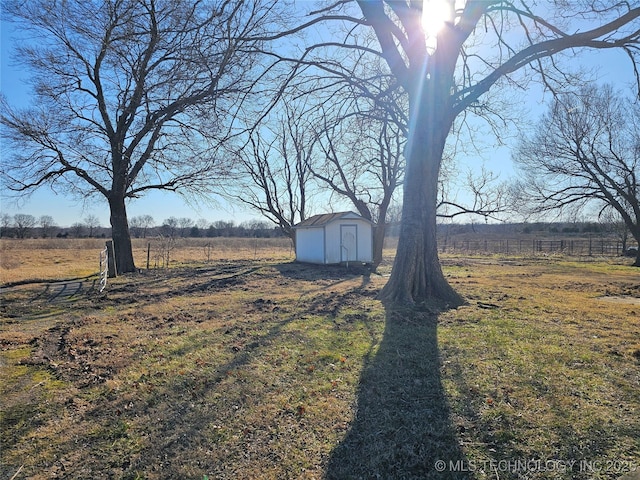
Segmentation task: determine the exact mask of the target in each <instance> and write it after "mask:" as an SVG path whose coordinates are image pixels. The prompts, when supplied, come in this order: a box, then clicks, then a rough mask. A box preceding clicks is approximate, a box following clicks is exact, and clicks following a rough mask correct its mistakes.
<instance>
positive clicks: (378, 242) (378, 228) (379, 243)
mask: <svg viewBox="0 0 640 480" xmlns="http://www.w3.org/2000/svg"><path fill="white" fill-rule="evenodd" d="M385 233H386V223H385V222H384V221H382V222H379V223H378V224H377V225H374V226H373V263H372V264H371V270H372V271H374V272H375V271H376V270H377V269H378V266H379V265H380V264H381V263H382V250H383V248H384V236H385Z"/></svg>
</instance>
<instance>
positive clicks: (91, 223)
mask: <svg viewBox="0 0 640 480" xmlns="http://www.w3.org/2000/svg"><path fill="white" fill-rule="evenodd" d="M84 224H85V225H86V227H87V228H88V229H89V237H93V234H94V231H95V229H96V228H99V227H100V219H99V218H98V217H96V216H95V215H87V216H86V217H85V218H84Z"/></svg>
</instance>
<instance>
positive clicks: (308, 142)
mask: <svg viewBox="0 0 640 480" xmlns="http://www.w3.org/2000/svg"><path fill="white" fill-rule="evenodd" d="M302 111H303V110H302V106H296V105H294V104H293V103H288V104H285V105H284V106H283V108H282V110H281V111H280V112H278V113H277V114H276V113H274V114H273V118H274V120H273V121H272V122H269V117H267V119H266V120H265V121H263V122H262V123H261V124H259V125H256V126H254V127H253V128H252V129H251V131H250V133H249V137H248V140H247V142H246V143H245V145H244V146H243V147H242V148H241V149H239V150H238V152H236V155H237V158H238V161H237V168H238V171H237V175H236V177H237V179H238V181H237V183H236V185H235V187H234V189H233V190H232V191H231V192H230V193H231V195H232V196H233V197H234V198H235V199H237V200H239V201H240V202H242V203H244V204H246V205H248V206H249V207H251V208H252V209H254V210H256V211H258V212H260V213H261V214H262V215H263V216H264V217H265V218H267V219H268V220H269V221H271V222H273V223H274V224H276V225H277V226H278V227H279V228H280V230H281V231H282V232H283V233H284V234H285V235H287V236H288V237H289V238H290V239H291V241H292V242H295V231H294V229H293V226H294V225H295V224H296V223H298V222H301V221H303V220H304V219H305V218H306V216H307V213H308V208H309V200H310V197H311V195H312V194H311V190H312V189H311V186H310V180H311V178H312V176H311V170H310V168H309V164H310V160H309V159H310V157H311V155H312V153H313V148H314V144H315V138H314V132H313V130H312V129H311V128H309V126H308V124H307V123H306V121H305V120H304V118H303V116H304V115H303V113H302Z"/></svg>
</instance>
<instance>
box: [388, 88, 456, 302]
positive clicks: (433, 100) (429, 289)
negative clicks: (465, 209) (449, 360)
mask: <svg viewBox="0 0 640 480" xmlns="http://www.w3.org/2000/svg"><path fill="white" fill-rule="evenodd" d="M422 78H423V80H422V81H420V82H419V84H418V85H416V86H415V89H413V95H412V94H411V93H410V96H409V109H410V118H411V122H412V123H413V128H412V129H411V133H410V138H409V139H408V144H407V148H406V150H405V155H406V160H407V165H406V174H405V182H404V196H403V205H402V223H401V228H400V238H399V240H398V249H397V252H396V258H395V261H394V265H393V269H392V271H391V277H390V278H389V281H388V282H387V284H386V285H385V287H384V288H383V290H382V292H381V298H382V299H383V300H384V301H386V302H391V303H400V304H402V303H404V304H406V303H409V304H415V303H423V302H437V303H438V304H440V305H441V306H445V307H451V308H453V307H458V306H460V305H462V304H463V303H464V299H463V298H462V297H461V296H460V295H459V294H458V293H457V292H456V291H455V290H454V289H453V288H452V287H451V286H450V285H449V283H448V282H447V280H446V279H445V277H444V274H443V272H442V267H441V265H440V259H439V257H438V243H437V237H436V218H437V217H436V210H437V206H438V178H439V175H440V165H441V163H442V155H443V152H444V146H445V142H446V139H447V136H448V134H449V130H450V129H451V125H452V124H453V117H451V116H448V115H447V114H446V112H447V111H450V108H449V105H448V104H447V100H444V101H443V99H447V98H448V97H447V95H443V94H441V92H440V91H439V90H441V89H448V88H450V87H449V83H447V79H446V78H445V77H444V76H443V77H441V78H440V79H438V80H440V81H438V80H436V79H433V78H432V79H431V80H427V79H424V77H422ZM446 91H448V90H445V92H446Z"/></svg>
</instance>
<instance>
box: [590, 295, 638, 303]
mask: <svg viewBox="0 0 640 480" xmlns="http://www.w3.org/2000/svg"><path fill="white" fill-rule="evenodd" d="M597 298H598V300H602V301H604V302H612V303H625V304H628V305H640V298H638V297H625V296H619V295H605V296H603V297H597Z"/></svg>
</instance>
